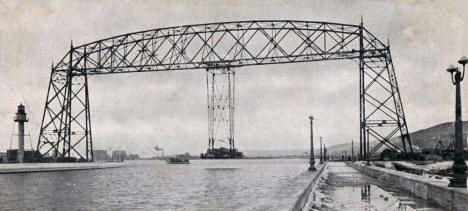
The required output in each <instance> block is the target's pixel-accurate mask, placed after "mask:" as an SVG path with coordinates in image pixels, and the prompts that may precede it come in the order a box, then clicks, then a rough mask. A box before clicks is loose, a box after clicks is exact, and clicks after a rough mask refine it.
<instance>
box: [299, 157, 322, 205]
mask: <svg viewBox="0 0 468 211" xmlns="http://www.w3.org/2000/svg"><path fill="white" fill-rule="evenodd" d="M326 167H327V163H325V164H323V165H322V166H321V167H320V169H318V170H317V173H316V174H315V175H314V177H313V179H312V181H310V183H309V185H307V187H306V188H305V189H304V190H303V191H302V192H301V194H299V196H298V197H297V200H296V202H295V203H294V207H293V208H292V209H291V210H293V211H301V210H302V209H303V208H304V206H305V204H306V203H307V200H308V199H309V195H310V192H311V191H312V190H313V189H314V186H315V183H317V180H318V178H320V175H322V172H323V170H325V168H326Z"/></svg>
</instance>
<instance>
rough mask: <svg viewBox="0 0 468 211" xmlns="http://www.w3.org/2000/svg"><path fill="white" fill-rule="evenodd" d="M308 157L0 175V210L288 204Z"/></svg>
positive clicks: (304, 179)
mask: <svg viewBox="0 0 468 211" xmlns="http://www.w3.org/2000/svg"><path fill="white" fill-rule="evenodd" d="M308 165H309V164H308V160H305V159H304V160H193V161H191V164H190V165H167V164H166V163H165V162H163V161H130V162H128V165H127V167H125V168H116V169H101V170H92V171H69V172H48V173H28V174H10V175H0V187H1V189H2V190H1V191H0V210H8V209H11V210H33V209H34V210H88V209H98V210H103V209H104V210H122V209H125V210H135V209H143V210H155V209H157V210H208V209H211V210H213V209H216V210H232V209H240V210H259V209H261V210H271V209H274V210H287V209H289V208H291V207H292V205H293V204H294V201H295V199H296V197H297V196H298V194H299V193H300V192H301V191H302V190H303V189H304V187H305V185H306V184H308V182H310V179H311V178H312V176H313V175H312V174H311V173H310V172H308V171H307V168H308Z"/></svg>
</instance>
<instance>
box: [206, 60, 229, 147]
mask: <svg viewBox="0 0 468 211" xmlns="http://www.w3.org/2000/svg"><path fill="white" fill-rule="evenodd" d="M235 76H236V75H235V72H234V70H232V69H231V68H229V67H216V68H208V69H207V71H206V82H207V83H206V88H207V93H208V97H207V99H208V148H210V149H214V148H215V147H214V143H215V142H216V141H217V142H223V143H226V144H229V149H230V150H232V149H234V99H235V98H234V88H235V87H234V84H235Z"/></svg>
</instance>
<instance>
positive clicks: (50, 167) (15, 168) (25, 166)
mask: <svg viewBox="0 0 468 211" xmlns="http://www.w3.org/2000/svg"><path fill="white" fill-rule="evenodd" d="M124 166H125V163H113V162H103V163H9V164H0V174H15V173H33V172H52V171H77V170H92V169H106V168H119V167H124Z"/></svg>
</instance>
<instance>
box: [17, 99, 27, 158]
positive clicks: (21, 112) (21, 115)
mask: <svg viewBox="0 0 468 211" xmlns="http://www.w3.org/2000/svg"><path fill="white" fill-rule="evenodd" d="M28 121H29V120H28V117H27V116H26V109H25V108H24V105H23V104H20V105H19V106H18V111H17V112H16V116H15V122H18V163H23V160H24V123H25V122H28Z"/></svg>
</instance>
